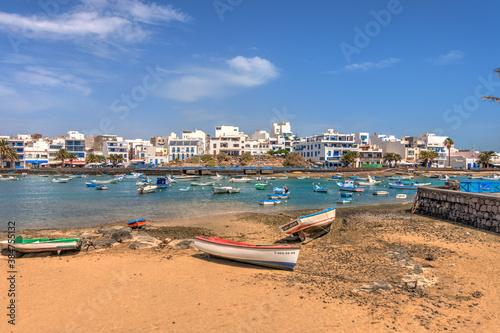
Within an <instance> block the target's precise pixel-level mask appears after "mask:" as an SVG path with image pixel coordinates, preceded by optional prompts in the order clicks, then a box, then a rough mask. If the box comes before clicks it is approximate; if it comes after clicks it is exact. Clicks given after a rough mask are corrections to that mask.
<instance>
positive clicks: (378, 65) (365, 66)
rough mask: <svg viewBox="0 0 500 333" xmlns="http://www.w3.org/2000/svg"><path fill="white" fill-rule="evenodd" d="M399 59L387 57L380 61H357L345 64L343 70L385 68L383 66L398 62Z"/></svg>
mask: <svg viewBox="0 0 500 333" xmlns="http://www.w3.org/2000/svg"><path fill="white" fill-rule="evenodd" d="M399 61H400V59H398V58H389V59H386V60H382V61H379V62H362V63H359V64H350V65H346V66H345V67H344V69H345V70H348V71H363V72H365V71H368V70H370V69H379V68H385V67H389V66H391V65H393V64H395V63H398V62H399Z"/></svg>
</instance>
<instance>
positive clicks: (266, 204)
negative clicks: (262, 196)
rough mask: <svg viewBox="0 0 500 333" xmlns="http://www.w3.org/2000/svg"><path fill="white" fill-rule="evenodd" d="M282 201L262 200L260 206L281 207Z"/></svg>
mask: <svg viewBox="0 0 500 333" xmlns="http://www.w3.org/2000/svg"><path fill="white" fill-rule="evenodd" d="M280 203H281V200H279V199H268V200H260V201H259V205H264V206H270V205H279V204H280Z"/></svg>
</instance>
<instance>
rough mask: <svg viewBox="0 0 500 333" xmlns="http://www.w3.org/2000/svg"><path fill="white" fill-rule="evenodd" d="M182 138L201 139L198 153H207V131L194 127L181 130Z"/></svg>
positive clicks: (208, 137) (208, 148)
mask: <svg viewBox="0 0 500 333" xmlns="http://www.w3.org/2000/svg"><path fill="white" fill-rule="evenodd" d="M182 138H183V139H185V140H193V139H194V140H201V147H200V151H199V153H200V154H201V155H203V154H209V152H210V135H208V134H207V133H205V132H203V131H200V130H198V129H195V130H194V131H183V132H182Z"/></svg>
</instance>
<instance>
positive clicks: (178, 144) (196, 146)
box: [165, 138, 205, 161]
mask: <svg viewBox="0 0 500 333" xmlns="http://www.w3.org/2000/svg"><path fill="white" fill-rule="evenodd" d="M165 149H167V152H168V158H169V160H171V161H175V160H179V161H183V160H185V159H188V158H191V157H194V156H199V155H202V154H203V153H204V151H205V149H204V144H203V140H202V139H179V138H177V139H172V138H170V139H169V140H168V143H166V144H165Z"/></svg>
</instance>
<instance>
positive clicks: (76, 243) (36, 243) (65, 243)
mask: <svg viewBox="0 0 500 333" xmlns="http://www.w3.org/2000/svg"><path fill="white" fill-rule="evenodd" d="M9 245H12V246H13V247H14V249H15V250H16V251H19V252H45V251H57V252H58V253H59V252H61V251H65V250H77V249H78V248H79V247H80V245H81V241H80V238H37V239H24V238H23V237H22V236H17V237H16V238H14V243H9Z"/></svg>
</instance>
